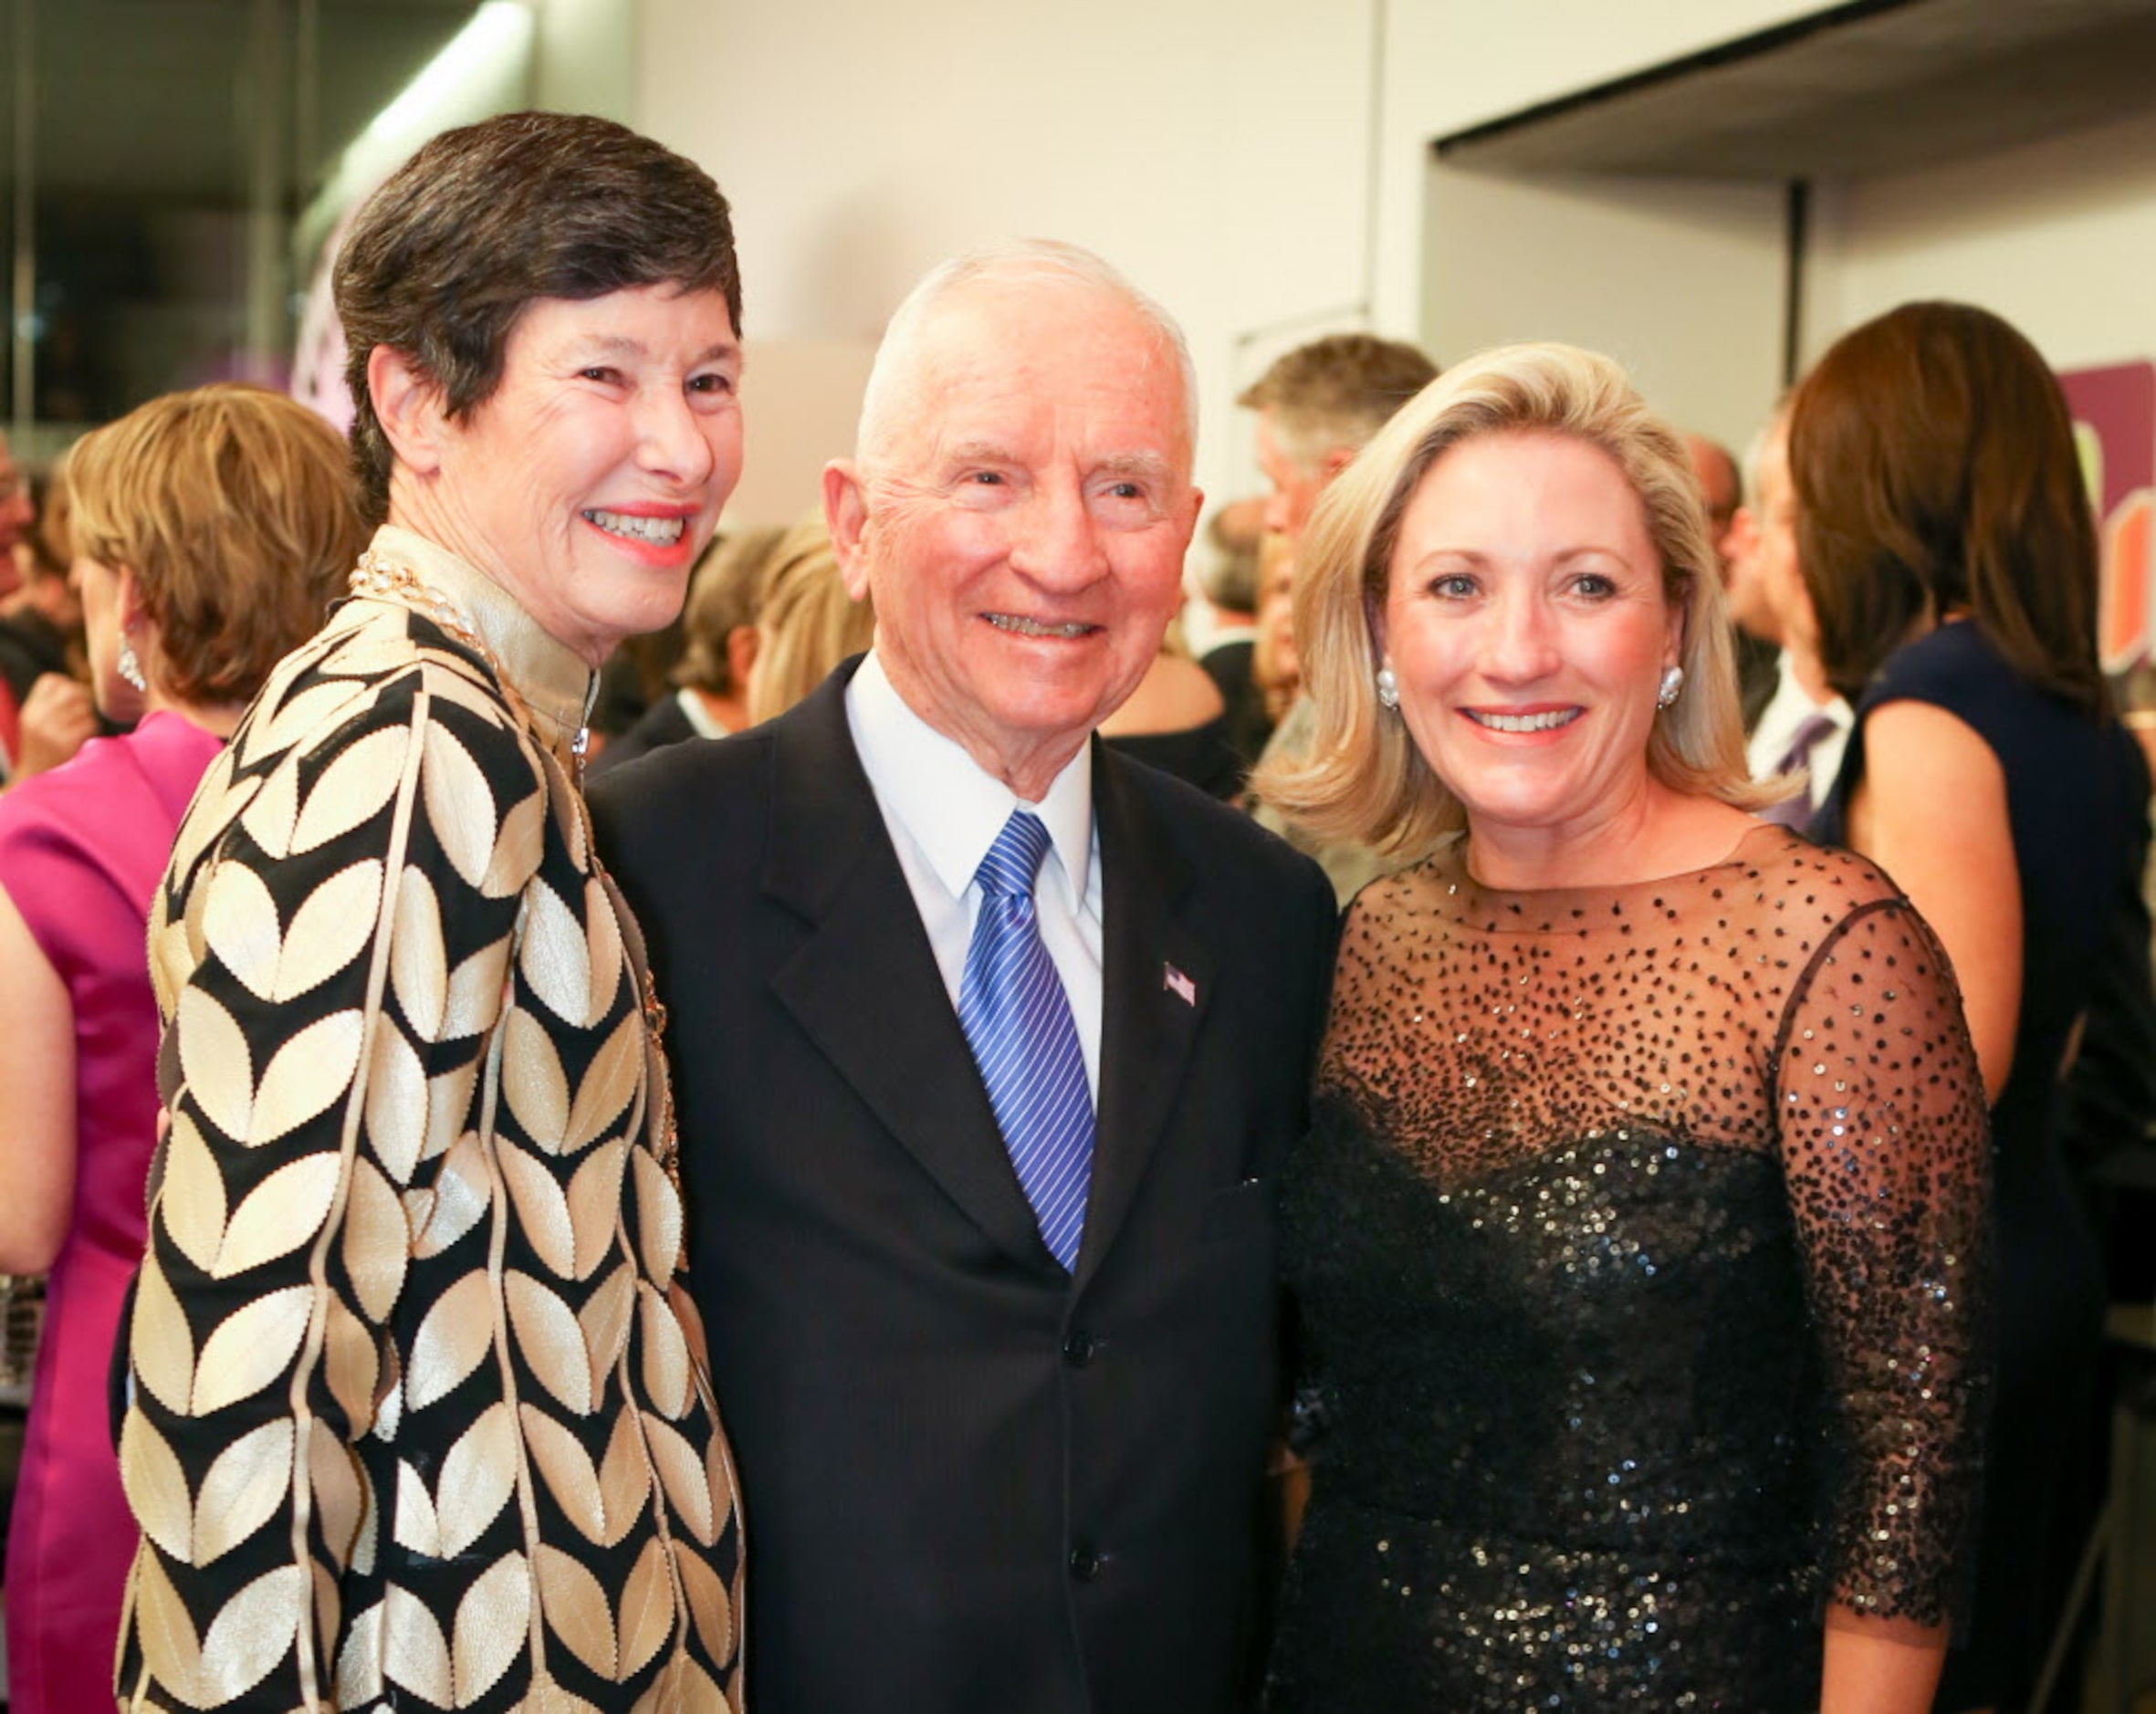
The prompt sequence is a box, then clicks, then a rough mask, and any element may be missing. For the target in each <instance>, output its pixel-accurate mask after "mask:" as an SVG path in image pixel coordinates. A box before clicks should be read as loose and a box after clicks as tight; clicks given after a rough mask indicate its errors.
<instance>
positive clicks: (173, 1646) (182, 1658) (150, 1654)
mask: <svg viewBox="0 0 2156 1714" xmlns="http://www.w3.org/2000/svg"><path fill="white" fill-rule="evenodd" d="M134 1596H135V1634H136V1636H139V1637H140V1638H141V1644H142V1661H143V1664H144V1665H145V1666H146V1667H149V1669H150V1673H151V1676H152V1677H154V1678H155V1679H156V1680H157V1681H158V1682H159V1683H160V1684H162V1685H167V1686H169V1687H171V1688H172V1691H173V1694H174V1695H175V1696H178V1697H180V1698H182V1699H183V1700H184V1701H185V1702H187V1703H188V1705H189V1706H190V1707H194V1708H204V1707H206V1706H207V1705H208V1698H205V1697H204V1695H203V1693H202V1645H201V1643H200V1642H199V1641H198V1640H197V1639H196V1636H195V1631H194V1620H193V1619H192V1618H190V1617H189V1616H188V1615H187V1604H186V1603H185V1602H183V1601H182V1600H181V1599H180V1592H179V1591H178V1590H177V1589H174V1588H173V1580H172V1579H171V1578H170V1577H168V1576H167V1575H166V1574H165V1569H164V1562H162V1560H161V1559H159V1558H158V1556H157V1553H156V1551H155V1550H154V1549H152V1550H150V1551H148V1552H141V1553H138V1554H137V1555H136V1556H135V1574H134Z"/></svg>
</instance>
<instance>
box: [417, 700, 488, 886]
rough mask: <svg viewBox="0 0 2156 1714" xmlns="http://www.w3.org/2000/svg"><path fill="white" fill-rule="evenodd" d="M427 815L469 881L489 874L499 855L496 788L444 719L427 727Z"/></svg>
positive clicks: (446, 851)
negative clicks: (489, 865) (491, 862)
mask: <svg viewBox="0 0 2156 1714" xmlns="http://www.w3.org/2000/svg"><path fill="white" fill-rule="evenodd" d="M419 779H420V786H421V789H422V790H423V791H424V793H425V800H426V819H427V821H428V824H429V825H430V826H432V827H433V829H434V838H435V839H436V840H437V841H439V842H440V844H441V847H442V852H443V854H444V855H445V856H446V857H447V858H448V859H449V866H450V867H451V868H452V869H454V870H455V871H456V873H457V875H458V877H459V878H460V879H461V880H462V881H463V882H464V883H465V885H466V886H468V887H476V886H477V885H478V884H479V883H480V882H481V881H482V880H483V879H484V878H485V877H486V874H487V862H488V861H489V860H490V859H491V858H492V857H493V855H494V834H495V819H494V788H493V787H492V786H490V785H488V784H487V775H486V772H485V770H484V769H482V768H480V766H479V764H478V763H477V762H476V761H474V760H473V759H472V753H471V751H469V750H467V749H466V748H465V747H464V746H463V745H462V744H461V743H459V742H458V741H457V738H456V735H455V733H453V732H451V731H450V730H449V728H448V727H447V726H444V725H442V724H441V722H439V721H430V722H429V723H428V725H427V728H426V760H425V762H424V765H423V766H422V767H421V768H420V775H419Z"/></svg>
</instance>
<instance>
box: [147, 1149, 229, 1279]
mask: <svg viewBox="0 0 2156 1714" xmlns="http://www.w3.org/2000/svg"><path fill="white" fill-rule="evenodd" d="M157 1206H158V1208H159V1210H160V1211H161V1212H162V1215H163V1217H164V1229H165V1235H166V1236H167V1237H168V1238H171V1239H172V1240H173V1244H174V1245H175V1246H176V1247H177V1248H178V1249H179V1251H180V1254H182V1255H183V1256H184V1257H186V1258H187V1259H188V1260H189V1261H191V1262H193V1263H194V1265H195V1266H196V1267H197V1268H200V1269H201V1270H203V1271H204V1273H207V1272H208V1271H209V1268H210V1264H211V1263H212V1262H214V1261H215V1260H216V1259H217V1247H218V1246H219V1245H220V1244H222V1243H223V1242H224V1241H225V1175H224V1174H223V1173H221V1172H219V1171H218V1170H217V1161H216V1157H215V1155H212V1154H211V1153H210V1146H209V1144H206V1143H204V1141H203V1140H202V1132H201V1130H200V1129H199V1128H198V1127H197V1126H196V1124H195V1123H194V1118H193V1116H192V1115H190V1114H189V1113H186V1112H184V1111H183V1112H181V1113H176V1114H174V1115H173V1128H172V1131H171V1133H170V1134H168V1135H167V1136H166V1138H165V1144H164V1187H163V1189H162V1190H161V1191H160V1192H159V1193H158V1198H157Z"/></svg>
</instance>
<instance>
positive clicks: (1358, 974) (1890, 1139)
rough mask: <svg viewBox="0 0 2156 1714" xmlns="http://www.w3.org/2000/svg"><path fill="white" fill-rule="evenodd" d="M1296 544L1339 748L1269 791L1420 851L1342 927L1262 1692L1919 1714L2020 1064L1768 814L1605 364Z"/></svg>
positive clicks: (1902, 905) (1680, 519) (1853, 869)
mask: <svg viewBox="0 0 2156 1714" xmlns="http://www.w3.org/2000/svg"><path fill="white" fill-rule="evenodd" d="M1306 549H1307V552H1306V556H1305V564H1304V568H1303V572H1302V577H1303V584H1302V587H1301V588H1300V590H1298V594H1297V611H1296V631H1297V633H1298V635H1300V636H1301V637H1303V639H1305V646H1304V650H1303V661H1304V672H1305V675H1306V682H1308V683H1309V684H1310V685H1311V686H1312V688H1313V694H1314V695H1315V697H1316V702H1317V707H1318V712H1319V717H1320V723H1321V726H1320V732H1319V737H1318V742H1317V743H1316V744H1315V746H1314V747H1313V749H1312V751H1311V756H1312V758H1313V759H1312V760H1311V761H1309V762H1308V763H1306V764H1304V765H1303V766H1302V767H1301V768H1298V769H1297V770H1295V771H1293V772H1277V773H1275V774H1274V775H1273V776H1272V778H1271V779H1269V780H1267V781H1265V782H1264V784H1265V785H1266V787H1267V789H1270V791H1271V792H1272V795H1273V796H1274V798H1275V800H1277V801H1279V802H1280V803H1282V805H1283V807H1285V808H1287V809H1288V810H1290V811H1291V812H1293V813H1298V814H1300V815H1302V816H1303V817H1304V818H1305V819H1307V820H1309V821H1310V822H1312V823H1313V825H1314V827H1315V828H1316V829H1317V830H1318V831H1321V832H1322V833H1324V834H1327V835H1331V836H1345V837H1347V838H1351V839H1356V840H1361V841H1368V842H1371V843H1374V844H1377V845H1380V846H1382V847H1385V848H1387V849H1389V850H1390V851H1392V852H1395V853H1396V854H1397V855H1398V856H1400V857H1402V858H1404V859H1408V860H1410V861H1412V862H1413V864H1414V866H1412V867H1410V868H1408V869H1407V870H1405V871H1404V872H1403V873H1399V874H1397V875H1396V876H1394V877H1392V878H1390V879H1387V880H1383V881H1379V882H1376V883H1373V884H1372V885H1370V886H1369V887H1368V888H1366V890H1365V891H1364V892H1363V893H1362V894H1361V895H1360V896H1359V897H1358V898H1357V900H1356V901H1355V904H1354V905H1353V907H1352V908H1351V910H1350V913H1349V915H1348V918H1347V922H1346V924H1345V928H1344V931H1343V935H1342V944H1341V952H1340V966H1339V974H1338V979H1337V986H1336V988H1335V989H1334V1000H1333V1016H1332V1022H1331V1026H1330V1030H1329V1033H1328V1036H1327V1040H1326V1043H1325V1047H1324V1051H1323V1055H1322V1059H1321V1064H1320V1070H1319V1077H1318V1093H1317V1107H1316V1120H1315V1128H1314V1131H1313V1135H1312V1137H1311V1139H1310V1140H1309V1142H1308V1144H1307V1145H1306V1147H1305V1149H1304V1151H1303V1155H1302V1157H1301V1158H1300V1160H1299V1161H1298V1162H1297V1163H1295V1165H1293V1167H1292V1168H1291V1170H1290V1171H1289V1172H1288V1173H1287V1174H1286V1176H1285V1179H1284V1185H1285V1189H1284V1207H1283V1220H1284V1227H1283V1245H1284V1247H1285V1253H1286V1256H1287V1259H1288V1268H1289V1272H1290V1277H1291V1279H1292V1280H1293V1282H1294V1284H1295V1286H1296V1288H1297V1290H1298V1291H1299V1294H1300V1297H1301V1301H1302V1306H1303V1320H1304V1328H1305V1332H1306V1334H1307V1340H1308V1349H1309V1353H1310V1355H1311V1359H1312V1373H1311V1376H1310V1384H1311V1388H1312V1394H1311V1396H1312V1399H1313V1404H1314V1405H1316V1406H1317V1407H1318V1411H1319V1417H1318V1419H1319V1420H1322V1421H1324V1422H1325V1423H1327V1424H1329V1428H1328V1430H1327V1432H1326V1436H1325V1437H1324V1439H1323V1440H1321V1442H1320V1445H1319V1447H1318V1450H1317V1468H1316V1470H1315V1473H1314V1486H1313V1499H1312V1502H1311V1508H1310V1512H1309V1516H1308V1521H1307V1523H1306V1526H1305V1528H1304V1531H1303V1539H1302V1542H1301V1543H1300V1547H1299V1551H1298V1555H1297V1558H1296V1560H1295V1562H1294V1566H1293V1573H1292V1574H1291V1580H1290V1584H1289V1589H1288V1592H1287V1595H1286V1601H1285V1607H1284V1611H1283V1614H1282V1625H1281V1633H1280V1637H1279V1641H1278V1644H1277V1646H1276V1648H1275V1651H1274V1664H1273V1673H1272V1706H1273V1707H1274V1708H1275V1709H1282V1710H1286V1709H1306V1708H1315V1707H1327V1708H1332V1707H1354V1708H1356V1709H1365V1710H1371V1711H1373V1714H1385V1710H1390V1709H1399V1710H1403V1711H1404V1710H1408V1709H1432V1708H1442V1709H1456V1710H1457V1709H1492V1710H1494V1709H1519V1708H1523V1707H1535V1708H1544V1707H1550V1708H1558V1707H1562V1708H1565V1709H1575V1710H1584V1709H1617V1708H1626V1709H1631V1708H1652V1709H1674V1708H1687V1707H1692V1706H1698V1707H1701V1708H1708V1707H1729V1708H1744V1709H1762V1710H1772V1711H1777V1714H1778V1711H1783V1710H1795V1709H1825V1710H1826V1714H1847V1711H1848V1710H1854V1709H1866V1710H1880V1709H1886V1710H1897V1711H1902V1714H1916V1711H1917V1710H1921V1709H1924V1708H1926V1707H1927V1706H1928V1702H1929V1697H1930V1691H1931V1682H1932V1679H1933V1678H1934V1677H1935V1676H1936V1674H1937V1671H1938V1666H1939V1657H1940V1651H1941V1646H1942V1645H1943V1640H1944V1636H1945V1625H1946V1624H1947V1621H1948V1618H1949V1614H1950V1609H1951V1606H1952V1598H1953V1596H1954V1594H1955V1590H1956V1583H1957V1579H1958V1578H1959V1577H1960V1576H1961V1575H1962V1573H1964V1571H1965V1569H1966V1552H1967V1550H1966V1545H1965V1543H1966V1538H1967V1533H1968V1530H1969V1526H1970V1522H1971V1516H1972V1511H1973V1499H1974V1492H1975V1460H1976V1450H1975V1448H1976V1438H1977V1434H1976V1425H1977V1423H1978V1422H1979V1420H1980V1417H1981V1404H1982V1395H1983V1385H1984V1375H1985V1362H1984V1346H1983V1340H1982V1337H1981V1333H1980V1330H1979V1328H1978V1325H1977V1322H1976V1320H1975V1315H1976V1307H1977V1303H1978V1301H1979V1299H1980V1297H1981V1289H1980V1288H1981V1281H1980V1280H1978V1279H1976V1278H1975V1277H1973V1276H1974V1273H1975V1270H1977V1269H1978V1268H1979V1266H1980V1259H1981V1258H1982V1256H1983V1220H1984V1197H1985V1186H1986V1165H1985V1163H1986V1150H1985V1127H1984V1110H1983V1088H1982V1084H1981V1082H1980V1081H1979V1079H1978V1076H1977V1071H1976V1064H1975V1060H1974V1056H1973V1050H1972V1049H1971V1047H1970V1042H1969V1036H1968V1031H1967V1029H1966V1027H1965V1025H1964V1024H1963V1022H1962V1012H1961V1007H1960V1003H1959V1000H1958V998H1957V996H1956V994H1955V991H1954V987H1953V981H1952V976H1951V975H1950V973H1949V971H1948V969H1947V967H1946V963H1945V960H1944V959H1943V957H1942V956H1941V954H1940V951H1939V947H1938V945H1937V943H1936V941H1935V940H1934V939H1933V938H1932V936H1931V933H1930V931H1929V930H1928V929H1927V928H1926V927H1925V925H1923V923H1922V922H1921V920H1920V919H1919V918H1918V916H1917V914H1916V913H1915V912H1914V911H1913V910H1912V909H1911V908H1910V904H1909V902H1908V901H1907V900H1906V899H1904V898H1903V897H1902V896H1901V895H1900V894H1899V893H1898V892H1897V891H1896V890H1895V888H1894V886H1893V883H1891V882H1889V881H1888V880H1887V878H1886V877H1885V876H1884V875H1882V874H1880V873H1879V871H1878V870H1876V869H1874V868H1872V867H1871V866H1870V865H1869V864H1868V863H1866V862H1864V861H1863V860H1861V859H1859V858H1856V857H1852V856H1848V855H1847V854H1843V853H1829V852H1820V851H1816V850H1814V849H1813V848H1812V847H1810V846H1808V845H1806V844H1805V843H1804V842H1803V841H1800V840H1798V839H1797V838H1796V837H1795V835H1793V834H1791V833H1788V832H1786V831H1783V830H1782V829H1779V828H1776V827H1773V826H1770V825H1766V824H1764V823H1762V822H1760V821H1758V820H1755V819H1753V817H1752V816H1750V815H1748V814H1747V813H1746V812H1745V811H1746V810H1748V809H1749V808H1751V807H1753V806H1755V805H1756V804H1758V803H1759V802H1760V801H1762V800H1763V799H1764V797H1767V796H1771V795H1772V794H1771V793H1766V792H1763V791H1761V790H1760V789H1756V788H1753V787H1752V786H1751V785H1749V784H1748V783H1747V782H1746V780H1745V776H1744V767H1743V740H1742V736H1741V733H1740V731H1739V726H1738V718H1737V707H1736V696H1735V685H1734V678H1733V674H1732V667H1731V664H1730V647H1729V641H1728V637H1727V634H1726V631H1725V628H1724V623H1723V620H1722V613H1721V610H1720V601H1721V596H1720V592H1719V580H1718V579H1717V578H1716V575H1715V572H1714V561H1713V558H1712V554H1711V549H1710V548H1709V545H1708V539H1707V536H1706V529H1705V521H1704V518H1703V517H1702V515H1701V508H1700V503H1699V499H1698V496H1697V493H1696V490H1695V489H1694V488H1693V486H1692V485H1691V482H1690V477H1689V476H1688V474H1687V471H1686V465H1685V455H1684V451H1683V448H1682V445H1681V444H1680V442H1679V441H1678V439H1677V437H1676V436H1675V435H1674V434H1672V433H1671V432H1670V431H1669V429H1668V428H1667V427H1666V426H1665V425H1663V424H1662V423H1660V422H1659V421H1658V420H1657V419H1655V418H1654V417H1653V416H1651V415H1650V414H1649V413H1648V412H1647V410H1646V408H1645V406H1643V405H1642V404H1641V403H1640V402H1639V400H1638V397H1637V395H1636V394H1634V392H1632V390H1631V388H1630V387H1629V386H1628V385H1627V382H1626V381H1625V379H1624V377H1623V376H1622V374H1620V373H1619V372H1618V371H1617V369H1616V367H1615V366H1614V365H1613V364H1611V363H1609V362H1608V361H1607V360H1605V359H1601V358H1597V357H1594V356H1591V355H1589V354H1588V353H1586V352H1584V351H1577V350H1571V349H1569V348H1566V347H1562V346H1528V347H1518V348H1513V349H1511V350H1501V351H1495V352H1491V353H1490V354H1488V355H1486V356H1484V357H1482V358H1480V359H1477V360H1474V361H1470V362H1467V363H1464V364H1462V365H1460V367H1458V368H1456V369H1454V370H1452V371H1450V372H1448V373H1447V374H1446V375H1445V376H1444V377H1443V378H1442V379H1441V380H1439V381H1436V382H1434V383H1432V385H1431V386H1430V387H1429V389H1427V390H1426V391H1425V392H1422V393H1421V394H1420V395H1419V396H1418V397H1417V398H1416V399H1415V400H1413V401H1412V402H1410V403H1408V405H1406V406H1405V407H1403V409H1402V410H1401V412H1400V413H1399V414H1398V415H1397V416H1396V417H1395V418H1394V419H1393V421H1392V423H1390V424H1389V425H1388V426H1387V428H1386V429H1385V430H1384V431H1383V433H1382V434H1380V435H1379V436H1378V437H1377V439H1376V441H1375V442H1373V443H1372V444H1371V445H1370V446H1369V447H1368V449H1367V450H1366V452H1365V453H1364V454H1363V455H1362V456H1361V457H1360V458H1358V459H1357V460H1356V462H1355V464H1354V465H1351V466H1350V467H1349V468H1348V469H1347V470H1346V471H1345V473H1344V474H1343V475H1342V476H1339V477H1338V478H1337V479H1336V480H1335V482H1334V485H1333V486H1332V488H1331V489H1330V490H1329V491H1328V493H1327V495H1326V496H1325V498H1324V500H1323V501H1322V502H1321V503H1320V506H1319V508H1318V511H1317V514H1316V516H1315V517H1314V519H1313V525H1312V529H1311V532H1310V534H1309V536H1308V537H1307V538H1306ZM1821 1493H1825V1494H1826V1496H1827V1501H1826V1507H1825V1510H1824V1515H1822V1516H1817V1517H1816V1516H1815V1500H1816V1497H1817V1496H1819V1495H1820V1494H1821ZM1822 1605H1823V1606H1824V1609H1825V1613H1826V1622H1825V1625H1824V1626H1823V1627H1822V1625H1821V1623H1820V1619H1819V1613H1820V1609H1821V1607H1822Z"/></svg>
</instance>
